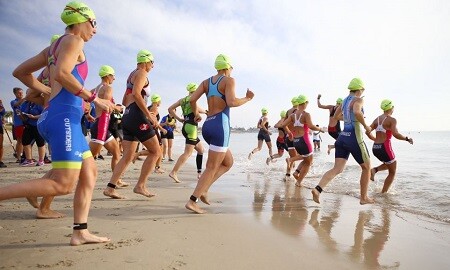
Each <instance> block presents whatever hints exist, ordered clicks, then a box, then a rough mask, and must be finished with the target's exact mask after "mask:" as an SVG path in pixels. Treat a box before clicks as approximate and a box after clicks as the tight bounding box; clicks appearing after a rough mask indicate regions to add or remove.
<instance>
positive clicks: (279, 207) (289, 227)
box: [271, 182, 308, 235]
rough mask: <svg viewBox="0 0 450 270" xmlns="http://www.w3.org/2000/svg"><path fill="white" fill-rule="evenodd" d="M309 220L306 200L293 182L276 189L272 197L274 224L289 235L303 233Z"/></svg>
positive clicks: (272, 221) (272, 219)
mask: <svg viewBox="0 0 450 270" xmlns="http://www.w3.org/2000/svg"><path fill="white" fill-rule="evenodd" d="M307 220H308V210H307V208H306V201H305V199H304V198H303V197H302V193H301V189H300V188H298V187H297V188H296V187H295V185H294V183H293V182H289V183H286V184H285V185H284V191H283V190H281V191H280V190H277V191H275V194H274V195H273V199H272V218H271V223H272V225H273V226H274V227H275V228H277V229H279V230H281V231H282V232H284V233H286V234H289V235H301V234H302V233H303V231H304V230H305V225H306V223H307Z"/></svg>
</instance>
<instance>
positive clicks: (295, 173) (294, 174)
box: [292, 170, 300, 182]
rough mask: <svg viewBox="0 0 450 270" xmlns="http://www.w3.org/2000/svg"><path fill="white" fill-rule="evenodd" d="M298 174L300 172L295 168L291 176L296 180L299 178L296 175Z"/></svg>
mask: <svg viewBox="0 0 450 270" xmlns="http://www.w3.org/2000/svg"><path fill="white" fill-rule="evenodd" d="M299 174H300V172H298V171H297V170H295V172H294V173H293V174H292V176H294V178H295V180H297V182H298V179H299V177H298V175H299Z"/></svg>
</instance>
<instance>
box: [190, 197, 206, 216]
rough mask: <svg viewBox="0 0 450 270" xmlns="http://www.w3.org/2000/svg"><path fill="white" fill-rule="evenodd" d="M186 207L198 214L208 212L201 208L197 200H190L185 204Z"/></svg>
mask: <svg viewBox="0 0 450 270" xmlns="http://www.w3.org/2000/svg"><path fill="white" fill-rule="evenodd" d="M185 207H186V209H188V210H191V211H193V212H195V213H197V214H204V213H206V211H205V210H203V209H201V208H200V207H199V206H198V205H197V204H196V203H195V202H193V201H191V200H189V201H188V202H187V203H186V205H185Z"/></svg>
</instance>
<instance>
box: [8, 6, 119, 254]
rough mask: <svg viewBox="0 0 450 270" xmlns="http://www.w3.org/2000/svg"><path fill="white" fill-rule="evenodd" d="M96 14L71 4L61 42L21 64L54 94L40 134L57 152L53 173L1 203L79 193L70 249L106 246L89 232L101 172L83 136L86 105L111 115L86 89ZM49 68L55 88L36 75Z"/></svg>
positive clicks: (23, 75)
mask: <svg viewBox="0 0 450 270" xmlns="http://www.w3.org/2000/svg"><path fill="white" fill-rule="evenodd" d="M95 19H96V18H95V15H94V12H93V11H92V10H91V9H90V8H89V7H88V6H87V5H86V4H84V3H81V2H70V3H68V4H67V5H66V6H65V7H64V10H63V12H62V13H61V20H62V21H63V22H64V23H65V24H66V26H67V27H66V31H65V34H64V35H63V36H61V37H60V38H59V39H58V40H57V41H55V42H54V43H53V44H52V45H50V46H49V47H46V48H45V49H44V50H42V51H41V52H40V53H38V54H37V55H35V56H33V57H32V58H30V59H28V60H26V61H25V62H23V63H22V64H20V65H19V66H18V67H17V68H16V69H15V70H14V72H13V75H14V77H16V78H18V79H19V80H20V81H21V82H22V83H23V84H25V85H26V86H28V87H29V88H31V89H36V90H38V91H40V92H42V93H46V94H50V100H49V106H48V107H47V108H46V109H45V110H44V112H43V113H42V116H41V117H40V118H39V122H38V129H39V133H40V134H41V135H42V136H43V137H44V138H45V139H46V141H48V142H49V145H50V147H51V148H52V158H53V162H52V169H51V170H50V171H49V172H47V173H46V174H45V175H44V177H42V178H39V179H32V180H28V181H23V182H20V183H18V184H13V185H9V186H4V187H2V188H0V201H1V200H6V199H12V198H21V197H42V196H57V195H66V194H69V193H71V192H73V190H75V195H74V199H73V200H74V203H73V208H74V224H73V232H72V236H71V239H70V244H71V245H74V246H76V245H82V244H88V243H104V242H108V241H110V239H109V238H108V237H100V236H96V235H94V234H91V233H90V232H89V231H88V225H87V220H88V215H89V208H90V205H91V199H92V193H93V191H94V186H95V181H96V178H97V167H96V165H95V161H94V159H93V157H92V153H91V152H90V151H89V146H88V144H87V142H86V140H85V139H84V136H83V133H82V130H81V126H80V125H81V116H82V115H83V100H85V101H86V102H89V103H90V102H94V103H95V105H96V106H99V107H102V108H103V109H104V110H107V111H111V110H113V109H114V105H113V104H112V103H111V102H110V101H109V100H103V99H100V98H98V97H97V96H96V95H95V94H93V93H91V92H90V91H88V90H86V89H85V88H84V86H83V85H84V81H85V79H86V77H87V70H88V69H87V61H86V56H85V54H84V52H83V47H84V43H85V42H87V41H89V40H90V39H91V38H92V37H93V36H94V35H95V34H96V32H97V28H96V25H97V23H96V20H95ZM45 66H49V73H50V85H51V88H49V87H48V86H45V85H44V84H42V83H41V82H39V81H38V80H37V79H36V77H34V76H33V72H36V71H37V70H39V69H41V68H43V67H45Z"/></svg>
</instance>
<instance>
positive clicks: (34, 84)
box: [12, 47, 50, 105]
mask: <svg viewBox="0 0 450 270" xmlns="http://www.w3.org/2000/svg"><path fill="white" fill-rule="evenodd" d="M48 50H49V47H47V48H45V49H44V50H42V51H41V52H40V53H38V54H37V55H35V56H33V57H32V58H30V59H28V60H26V61H25V62H23V63H22V64H20V65H19V66H18V67H17V68H16V69H15V70H14V71H13V73H12V75H13V76H14V77H16V78H17V79H18V80H19V81H21V82H22V83H23V84H25V85H26V86H28V87H29V88H31V89H35V90H37V91H39V92H41V93H45V94H48V95H49V94H50V87H48V86H45V85H44V84H42V83H41V82H40V81H38V80H37V79H36V78H35V77H34V76H33V72H35V71H38V70H39V69H41V68H43V67H45V66H47V55H48ZM22 102H23V101H21V102H20V103H19V105H20V104H21V103H22Z"/></svg>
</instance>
